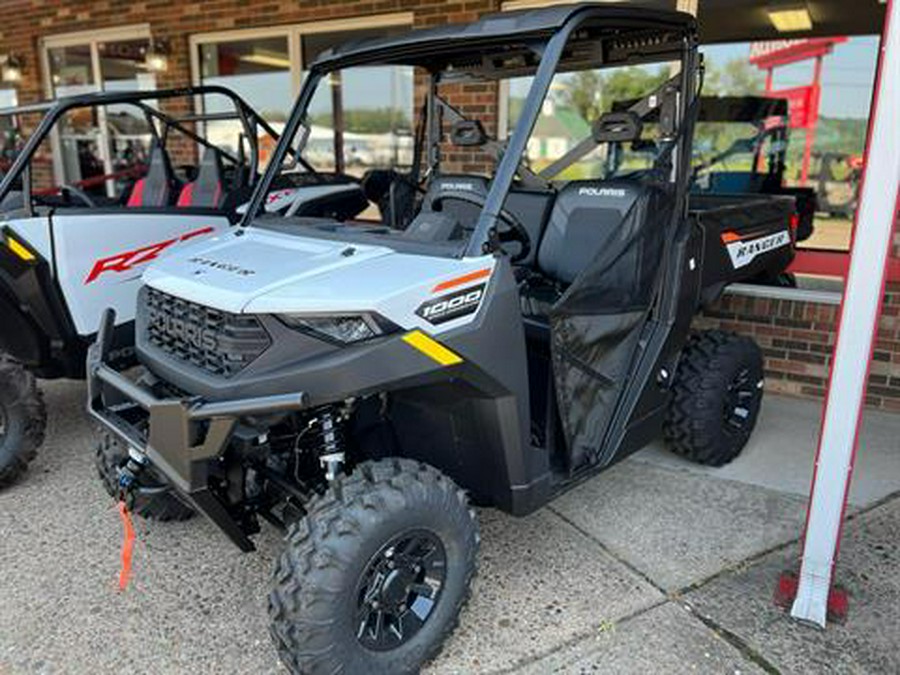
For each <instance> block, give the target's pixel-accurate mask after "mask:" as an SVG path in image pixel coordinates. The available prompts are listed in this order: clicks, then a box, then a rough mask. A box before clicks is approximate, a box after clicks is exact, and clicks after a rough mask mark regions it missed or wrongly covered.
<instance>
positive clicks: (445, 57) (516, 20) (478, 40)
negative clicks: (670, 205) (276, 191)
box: [241, 3, 698, 256]
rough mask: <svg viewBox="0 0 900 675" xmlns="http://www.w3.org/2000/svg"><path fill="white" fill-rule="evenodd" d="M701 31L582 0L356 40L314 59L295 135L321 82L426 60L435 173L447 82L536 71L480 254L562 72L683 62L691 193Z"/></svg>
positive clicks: (484, 219) (496, 183) (476, 238)
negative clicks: (355, 70)
mask: <svg viewBox="0 0 900 675" xmlns="http://www.w3.org/2000/svg"><path fill="white" fill-rule="evenodd" d="M696 44H697V34H696V26H695V24H694V21H693V19H692V18H691V17H690V15H685V14H683V13H679V12H673V11H668V10H648V9H646V8H640V9H635V8H629V7H621V6H598V5H596V4H587V3H583V4H578V5H567V6H560V7H550V8H546V9H542V10H538V11H535V10H531V11H529V10H522V11H512V12H508V13H503V14H502V15H493V16H488V17H486V18H484V19H482V20H480V21H477V22H475V23H473V24H468V25H449V26H442V27H439V28H432V29H426V30H419V31H414V32H412V33H410V34H407V35H400V36H394V37H387V38H376V39H368V40H360V41H353V42H349V43H346V44H344V45H341V46H337V47H333V48H332V49H330V50H328V51H326V52H324V53H322V54H321V55H320V56H319V57H318V58H317V59H316V61H314V62H313V63H312V65H311V66H310V72H309V76H308V77H307V78H306V80H305V82H304V85H303V88H302V90H301V92H300V96H299V98H298V99H297V102H296V104H295V105H294V108H293V109H292V111H291V114H290V117H289V118H288V122H287V124H286V126H285V129H284V132H283V134H284V137H285V138H286V139H293V138H295V136H296V135H297V133H298V131H299V130H300V128H301V125H303V124H304V123H305V121H306V110H307V108H308V106H309V104H310V102H311V100H312V97H313V94H314V93H315V91H316V87H317V85H318V83H319V82H320V81H321V79H322V78H323V77H325V76H326V75H328V74H329V73H331V72H333V71H337V70H341V69H343V68H348V67H354V66H365V65H368V64H377V65H398V66H413V67H421V68H423V69H424V70H426V71H427V72H428V73H430V81H429V86H428V89H427V93H426V101H425V105H424V109H425V125H426V133H425V147H426V149H427V154H426V156H425V162H426V166H427V169H428V171H427V172H426V175H427V173H428V172H430V171H431V170H433V169H434V168H435V167H436V166H438V164H439V162H440V143H441V138H442V126H441V125H442V122H441V114H442V112H443V108H444V107H445V106H443V105H442V103H441V99H440V98H439V96H438V95H437V87H438V85H439V84H441V83H445V82H466V81H475V80H479V81H484V80H490V79H495V80H499V79H504V78H509V77H520V76H528V75H533V81H532V84H531V88H530V90H529V93H528V96H527V98H526V99H525V103H524V106H523V108H522V111H521V114H520V117H519V119H518V122H517V123H516V126H515V128H514V129H513V131H512V133H511V135H510V138H509V140H508V142H507V143H506V144H505V147H503V149H502V156H501V159H500V161H499V163H498V165H497V167H496V171H495V173H494V175H493V177H492V179H491V184H490V190H489V192H488V194H487V197H486V199H485V203H484V207H483V209H482V210H481V214H480V217H479V219H478V222H477V224H476V227H475V231H474V234H473V235H472V237H471V238H470V240H469V245H468V247H467V248H466V250H465V255H466V256H477V255H481V254H482V253H484V252H485V251H486V250H494V249H495V248H496V242H495V241H494V238H495V233H496V226H497V222H498V218H499V217H500V214H501V211H502V208H503V205H504V202H505V200H506V198H507V195H508V194H509V191H510V187H511V186H512V184H513V181H514V180H515V178H516V175H517V174H518V173H520V166H521V162H522V158H523V157H524V156H525V152H526V148H527V143H528V139H529V137H530V135H531V131H532V129H533V127H534V125H535V122H536V121H537V118H538V116H539V114H540V111H541V106H542V104H543V101H544V99H545V97H546V95H547V92H548V91H549V88H550V84H551V81H552V79H553V77H554V75H555V74H557V73H561V72H567V71H574V70H578V69H584V68H589V67H609V66H615V65H620V64H626V63H627V64H629V65H634V64H640V63H647V62H655V63H659V62H661V61H674V62H678V63H679V64H680V66H681V67H680V69H679V72H678V74H677V75H676V76H675V77H674V78H673V79H674V80H676V81H677V82H678V87H677V91H678V93H679V95H678V96H677V97H676V98H675V101H676V103H675V106H674V108H675V109H672V108H671V107H669V108H668V109H667V110H665V111H664V113H663V114H664V115H665V116H666V118H667V120H668V121H669V122H670V123H671V124H670V125H669V126H668V130H669V132H670V133H668V134H667V135H664V137H663V139H662V140H663V141H667V142H669V143H670V144H672V145H673V146H674V147H673V151H672V152H671V154H670V155H669V157H674V158H675V159H674V162H673V164H672V172H671V179H670V180H671V182H672V183H673V184H675V185H676V187H677V189H678V190H682V188H683V186H684V185H685V184H686V181H679V180H678V177H679V176H687V175H688V174H687V173H686V172H688V171H690V143H691V134H690V130H691V129H690V128H691V126H692V120H691V119H690V117H691V115H690V114H689V110H691V106H692V103H693V101H694V100H695V98H696V91H697V87H698V80H697V72H698V63H697V52H696ZM291 149H292V148H291V147H290V143H288V142H285V143H279V145H278V146H277V148H276V149H275V151H274V153H273V157H272V160H271V161H270V162H269V165H268V166H267V168H266V171H265V173H264V174H263V176H262V178H261V180H260V189H257V190H256V191H255V192H254V195H253V197H252V199H251V201H250V204H249V207H248V209H247V211H246V213H245V215H244V218H243V220H242V221H241V225H242V226H246V225H249V224H250V223H251V222H252V221H253V219H254V218H255V217H256V216H257V215H258V214H261V213H262V212H263V207H264V202H265V198H266V194H267V193H268V191H269V189H270V187H271V185H272V182H273V180H274V179H275V177H276V175H277V173H278V171H279V168H280V167H281V165H282V163H283V162H284V160H285V156H286V155H287V154H288V152H289V151H290V150H291Z"/></svg>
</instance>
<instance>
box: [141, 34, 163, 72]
mask: <svg viewBox="0 0 900 675" xmlns="http://www.w3.org/2000/svg"><path fill="white" fill-rule="evenodd" d="M144 67H145V68H146V69H147V70H149V71H150V72H151V73H164V72H166V71H167V70H168V69H169V45H168V43H166V42H164V41H162V40H152V41H151V42H150V47H149V48H148V49H147V53H146V54H145V55H144Z"/></svg>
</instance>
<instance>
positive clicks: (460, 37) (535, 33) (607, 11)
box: [312, 2, 696, 70]
mask: <svg viewBox="0 0 900 675" xmlns="http://www.w3.org/2000/svg"><path fill="white" fill-rule="evenodd" d="M580 13H581V14H583V15H584V19H585V20H586V21H589V22H590V23H591V25H593V26H596V27H598V28H601V29H602V28H604V24H606V23H609V29H610V35H611V36H612V35H613V34H614V31H621V30H625V31H627V32H629V33H632V32H634V33H637V32H641V31H661V30H662V31H665V30H675V31H684V30H686V29H687V30H693V29H695V27H696V22H695V19H694V17H693V16H691V15H690V14H686V13H684V12H676V11H672V10H662V9H652V8H649V7H640V6H638V7H635V6H634V5H616V4H597V3H586V2H585V3H579V4H573V5H556V6H553V7H546V8H543V9H529V10H516V11H511V12H498V13H495V14H489V15H487V16H485V17H482V18H481V19H479V20H478V21H475V22H473V23H468V24H449V25H446V26H438V27H435V28H424V29H417V30H411V31H409V32H408V33H404V34H402V35H395V36H391V37H384V38H369V39H365V40H352V41H349V42H345V43H343V44H341V45H337V46H335V47H332V48H331V49H328V50H327V51H325V52H323V53H322V54H320V55H319V57H318V58H317V59H316V60H315V62H314V63H313V64H312V68H314V69H321V70H333V69H337V68H344V67H348V66H354V65H363V64H365V63H368V62H373V61H377V62H378V63H395V64H402V65H418V66H423V67H425V68H439V67H444V66H446V65H447V64H452V63H454V61H455V60H456V59H459V58H468V59H472V58H473V56H474V57H480V56H482V54H481V53H479V52H478V51H477V49H478V47H479V46H480V45H483V46H485V47H496V48H498V49H500V48H502V47H503V46H504V45H505V44H508V45H515V44H522V43H523V42H525V41H529V40H539V39H544V40H546V39H547V38H549V37H550V36H551V35H553V34H554V33H555V32H556V31H558V30H559V29H560V28H562V27H563V26H564V25H565V23H566V22H567V21H568V20H569V19H571V18H572V17H573V16H575V15H576V14H580Z"/></svg>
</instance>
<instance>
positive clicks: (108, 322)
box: [87, 309, 309, 551]
mask: <svg viewBox="0 0 900 675" xmlns="http://www.w3.org/2000/svg"><path fill="white" fill-rule="evenodd" d="M114 324H115V312H113V310H111V309H109V310H106V312H105V313H104V314H103V318H102V319H101V322H100V328H99V331H98V333H97V340H96V342H95V343H94V344H93V345H92V346H91V347H90V349H89V350H88V357H87V384H88V412H89V413H90V414H91V415H92V416H93V417H94V418H95V419H97V420H98V421H99V422H100V423H101V424H102V425H103V426H104V427H106V428H107V429H108V430H109V431H111V432H112V433H113V434H115V435H116V436H118V437H119V438H120V439H121V440H122V441H123V442H124V443H126V444H128V445H129V446H130V447H134V448H136V449H137V450H139V451H140V452H142V453H143V454H145V455H146V456H147V457H148V458H149V460H150V462H151V463H152V464H153V466H154V468H155V469H156V470H157V471H158V472H159V473H160V474H162V475H164V476H165V477H166V479H167V480H168V481H169V482H170V483H171V484H172V486H173V487H175V488H176V489H177V490H178V491H179V492H180V493H181V494H182V496H183V497H184V498H185V499H186V500H187V501H188V502H189V503H190V504H191V505H192V506H194V507H195V508H196V509H197V510H198V511H200V512H201V513H203V514H204V515H206V516H207V517H209V518H210V519H211V520H212V521H213V522H214V523H215V524H216V525H217V526H219V527H220V528H221V529H222V530H223V531H224V532H225V533H226V534H227V535H228V537H229V538H230V539H231V540H232V541H234V542H235V543H236V544H237V545H238V546H239V547H240V548H241V549H242V550H245V551H249V550H253V548H254V546H253V543H252V542H251V541H250V540H249V539H248V538H247V536H246V534H245V533H244V531H243V530H242V529H241V527H240V526H239V525H238V524H237V522H235V520H234V518H232V516H231V515H230V514H229V513H228V510H227V509H226V508H225V506H224V505H223V504H222V503H221V502H220V501H219V499H218V498H217V497H216V496H215V495H214V494H213V493H212V491H211V490H210V486H209V475H208V468H209V465H210V462H212V461H214V460H215V459H217V458H218V457H221V456H222V454H223V453H224V452H225V450H226V448H227V447H228V442H229V440H230V438H231V434H232V431H233V430H234V427H235V424H236V423H237V421H238V420H239V419H240V418H241V417H245V416H249V415H261V414H272V413H282V412H291V411H298V410H303V409H305V408H307V407H309V397H308V396H307V395H306V394H305V393H302V392H300V393H293V394H282V395H274V396H260V397H255V398H243V399H233V400H228V401H216V402H205V401H204V400H203V399H201V398H199V397H186V398H161V397H159V396H157V395H156V394H154V393H153V392H152V391H150V390H149V389H147V388H145V387H143V386H141V385H139V384H137V383H135V382H134V381H132V380H130V379H128V378H127V377H125V376H124V375H122V374H121V373H119V372H117V371H115V370H114V369H113V368H111V367H110V366H109V365H108V357H109V351H110V346H111V344H112V331H113V326H114Z"/></svg>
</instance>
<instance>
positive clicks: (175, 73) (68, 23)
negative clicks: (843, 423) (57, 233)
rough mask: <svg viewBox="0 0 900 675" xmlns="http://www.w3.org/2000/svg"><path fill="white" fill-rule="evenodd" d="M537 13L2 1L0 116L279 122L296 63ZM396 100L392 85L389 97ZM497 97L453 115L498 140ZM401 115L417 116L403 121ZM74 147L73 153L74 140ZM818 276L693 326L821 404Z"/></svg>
mask: <svg viewBox="0 0 900 675" xmlns="http://www.w3.org/2000/svg"><path fill="white" fill-rule="evenodd" d="M542 4H550V2H547V1H544V2H542V1H541V0H513V1H511V2H503V1H502V0H293V1H292V2H272V1H270V0H249V1H239V0H209V1H206V2H176V1H174V0H139V1H132V2H125V1H121V0H94V1H92V2H79V1H75V0H57V1H49V0H5V2H3V3H2V5H0V63H4V62H5V64H8V65H15V66H16V69H17V72H16V73H15V77H14V78H12V79H13V80H14V81H13V82H7V83H4V84H3V85H2V86H3V88H2V89H0V106H3V105H11V104H13V103H15V102H18V103H19V104H23V103H28V102H33V101H36V100H39V99H44V98H48V97H54V96H59V95H65V94H69V93H78V92H82V91H87V90H91V89H97V88H115V87H119V88H129V87H131V88H134V87H141V88H153V87H176V86H184V85H186V84H189V83H194V84H200V83H207V82H215V83H221V84H225V85H227V86H232V87H234V88H235V89H236V90H238V91H239V92H241V93H242V94H243V95H245V96H246V97H247V98H248V99H250V102H251V103H252V104H254V105H256V106H257V107H258V108H263V109H264V110H265V112H266V113H267V114H268V115H270V116H271V117H272V119H273V120H276V121H277V120H278V119H280V118H283V116H284V115H286V113H287V110H288V108H289V106H290V103H291V100H292V99H293V97H294V96H295V95H296V93H297V91H298V90H299V87H300V84H301V81H302V77H303V66H304V64H305V63H308V62H309V61H310V60H311V59H313V58H314V57H315V55H316V54H317V53H318V52H320V51H321V50H323V49H325V48H327V47H328V46H330V45H331V44H334V43H336V42H340V41H343V40H347V39H353V38H358V37H369V36H373V35H382V34H385V33H388V32H392V31H406V30H409V29H412V28H422V27H426V26H433V25H440V24H443V23H447V22H465V21H471V20H474V19H476V18H478V17H479V16H481V15H482V14H484V13H487V12H495V11H500V10H505V9H511V8H519V7H525V6H538V5H542ZM656 4H658V5H662V6H671V7H675V6H677V7H678V8H680V9H684V10H687V11H693V12H696V13H697V14H698V16H699V18H700V22H701V38H702V39H703V41H704V42H708V43H729V42H740V41H743V42H747V41H752V40H768V39H773V38H779V37H784V35H782V34H779V33H778V32H777V30H776V29H775V28H774V27H773V25H772V23H770V22H769V21H768V17H767V16H766V12H765V10H764V8H763V7H762V4H763V3H758V2H751V1H749V0H738V1H736V2H726V1H725V0H677V1H676V0H658V2H656ZM769 4H772V3H769ZM775 4H778V3H775ZM788 4H789V3H788ZM808 4H809V6H810V11H811V13H812V17H813V19H814V22H813V26H812V28H811V29H810V30H806V31H804V32H802V33H799V35H801V36H829V35H870V36H871V35H875V34H877V33H879V32H880V29H881V22H882V20H883V8H884V6H883V5H882V4H880V3H878V2H877V1H876V0H861V2H859V3H845V2H837V1H833V0H832V1H830V2H826V1H822V2H816V3H808ZM851 5H852V7H851ZM791 37H793V35H792V36H791ZM150 56H152V57H154V58H156V60H157V61H156V64H155V67H154V68H147V67H146V65H145V64H146V63H149V59H150ZM385 81H386V82H387V81H388V80H385ZM394 88H395V83H394V82H393V80H390V89H391V96H392V97H393V95H394ZM870 93H871V92H870V91H869V92H859V95H861V96H870ZM503 95H504V94H503V92H502V91H499V90H498V89H497V87H493V86H487V85H479V86H477V87H470V88H469V89H467V90H466V91H464V92H460V96H459V98H458V99H457V103H459V104H460V105H462V106H463V107H464V108H466V109H467V110H468V111H470V112H473V113H476V114H477V115H478V117H479V119H481V120H482V121H483V122H485V126H486V127H488V130H489V131H496V130H497V128H498V126H499V125H500V124H502V122H503V116H504V114H505V112H504V111H505V108H506V105H505V104H504V101H503ZM411 98H412V97H411ZM392 100H393V99H392ZM410 107H412V106H410ZM409 114H410V117H412V116H414V114H415V113H414V110H410V112H409ZM99 133H101V134H102V133H106V132H104V131H102V130H101V131H100V132H99ZM71 142H72V143H73V144H75V145H77V144H78V143H80V142H82V141H81V140H80V139H79V138H76V137H74V136H73V139H72V140H71ZM64 145H65V144H63V146H64ZM64 150H65V147H63V148H62V149H60V148H57V149H56V150H55V156H54V158H53V161H54V167H53V169H54V172H55V173H56V174H57V177H58V176H59V175H60V174H65V172H66V171H67V170H68V169H67V166H68V165H67V163H66V158H65V157H63V156H61V155H62V154H63V153H64ZM360 152H364V150H361V151H360ZM449 159H450V160H451V161H454V162H455V165H456V166H457V167H458V168H459V169H461V170H462V171H475V170H477V169H478V168H479V167H478V166H473V165H471V164H470V162H469V161H468V158H467V156H466V155H465V154H462V153H460V154H457V155H455V156H454V155H451V156H450V157H449ZM843 255H844V256H845V254H843ZM894 256H895V257H894V261H893V263H892V267H891V273H890V275H889V276H890V281H889V285H888V292H887V294H886V296H885V302H884V309H883V316H882V318H881V327H880V331H879V342H878V346H877V348H876V352H875V355H874V356H875V358H874V362H873V365H872V369H871V375H870V382H869V390H868V403H869V404H870V405H872V406H877V407H882V408H885V409H890V410H894V411H900V272H898V270H900V263H898V259H900V239H897V240H895V246H894ZM845 257H846V256H845ZM838 267H840V265H838ZM807 271H809V269H808V268H807ZM812 271H814V272H815V271H816V270H815V269H813V270H812ZM829 275H831V277H832V279H831V281H830V282H829V283H814V284H811V285H810V287H809V288H807V289H786V288H767V287H740V288H736V289H731V290H730V291H729V292H728V293H727V294H726V295H725V296H724V297H723V299H722V300H721V301H720V302H719V303H718V304H717V305H716V306H715V307H713V308H710V309H709V310H708V311H707V312H706V314H705V315H704V316H702V317H701V318H700V319H698V323H701V324H703V325H704V326H715V325H718V326H721V327H723V328H726V329H730V330H736V331H739V332H745V333H750V334H752V335H753V336H754V337H755V338H756V339H757V340H758V341H759V343H760V344H761V345H762V347H763V348H764V350H765V353H766V357H767V374H768V378H769V383H768V384H769V387H770V389H771V390H773V391H781V392H785V393H790V394H795V395H800V396H810V397H819V396H821V395H822V394H823V392H824V388H825V386H826V384H827V377H828V365H829V359H830V354H831V349H832V347H833V344H834V337H835V328H836V323H837V315H838V306H839V302H840V279H839V277H835V266H834V265H829V266H828V268H827V269H823V270H821V271H820V273H819V274H818V275H814V276H812V277H810V278H811V279H814V280H816V279H818V280H820V281H821V278H822V277H823V276H824V277H827V276H829Z"/></svg>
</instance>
